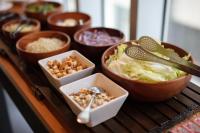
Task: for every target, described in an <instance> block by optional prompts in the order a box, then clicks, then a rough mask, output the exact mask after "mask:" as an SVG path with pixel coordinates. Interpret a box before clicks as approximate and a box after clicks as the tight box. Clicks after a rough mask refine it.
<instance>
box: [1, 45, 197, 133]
mask: <svg viewBox="0 0 200 133" xmlns="http://www.w3.org/2000/svg"><path fill="white" fill-rule="evenodd" d="M3 45H4V44H3V43H2V42H0V46H3ZM0 68H1V70H2V72H3V73H5V75H6V77H8V79H9V80H10V81H6V80H5V77H3V76H2V74H1V76H0V77H1V78H0V81H1V82H2V81H3V82H4V83H5V88H6V86H8V87H7V88H10V87H11V86H12V85H13V87H12V90H9V89H8V91H10V94H11V96H12V97H16V96H15V95H12V92H13V91H14V90H16V91H17V92H18V93H19V95H20V96H21V97H22V100H24V101H25V103H26V104H27V105H28V107H29V108H30V110H31V111H32V112H33V114H34V115H35V116H36V117H37V118H38V120H39V121H40V122H41V125H38V126H31V127H32V128H33V130H34V131H40V127H41V130H42V128H43V127H44V130H47V131H50V132H81V133H82V132H95V133H107V132H108V133H109V132H115V133H124V132H125V133H126V132H139V133H140V132H141V133H143V132H161V131H162V130H164V129H166V128H169V127H170V126H173V125H174V124H176V123H177V122H179V121H181V120H183V119H184V118H186V117H188V116H189V115H191V114H192V113H193V109H194V108H196V107H199V105H200V88H199V87H198V86H195V85H194V84H192V83H190V84H189V85H188V87H187V88H186V89H184V91H183V92H181V93H180V94H179V95H177V96H176V97H173V98H171V99H169V100H167V101H165V102H160V103H138V102H135V101H132V100H130V99H128V100H126V102H125V103H124V105H123V107H122V108H121V110H120V111H119V113H118V114H117V116H116V117H114V118H112V119H110V120H107V121H106V122H104V123H102V124H100V125H98V126H96V127H93V128H88V127H86V126H84V125H80V124H78V123H77V122H76V121H75V118H76V116H75V115H74V114H73V113H72V111H71V110H70V108H69V107H68V106H67V104H65V103H64V100H63V101H62V99H61V102H60V103H59V104H62V105H61V106H60V105H59V104H58V105H56V106H54V107H53V106H51V105H50V104H49V102H48V100H47V99H43V100H39V99H37V98H36V97H35V96H34V94H33V91H32V89H31V86H30V84H28V83H27V82H26V80H25V79H24V78H23V76H21V75H20V72H19V70H18V69H16V67H15V66H14V65H13V64H11V63H10V61H9V60H8V58H6V57H3V56H0ZM6 83H7V84H6ZM56 96H57V97H58V98H59V97H60V96H59V95H57V94H56ZM54 98H55V97H54ZM15 99H18V97H17V98H15ZM56 107H58V108H59V109H60V108H61V109H62V111H65V114H64V115H61V116H63V117H60V116H59V115H58V111H57V112H56V109H55V108H56ZM62 111H61V112H62ZM24 113H26V114H28V115H27V116H29V117H30V115H29V112H27V111H26V112H24ZM27 116H26V117H25V118H27V119H28V117H27ZM28 120H29V119H28ZM28 123H29V124H30V125H31V124H34V123H31V121H30V122H29V121H28ZM42 126H43V127H42ZM38 128H39V129H38Z"/></svg>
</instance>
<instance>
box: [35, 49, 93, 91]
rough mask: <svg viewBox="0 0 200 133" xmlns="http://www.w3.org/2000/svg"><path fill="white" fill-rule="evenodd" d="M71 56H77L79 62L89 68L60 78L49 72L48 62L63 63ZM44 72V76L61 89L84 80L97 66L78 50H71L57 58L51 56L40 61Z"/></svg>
mask: <svg viewBox="0 0 200 133" xmlns="http://www.w3.org/2000/svg"><path fill="white" fill-rule="evenodd" d="M69 56H75V57H77V59H78V61H79V62H80V63H81V64H83V65H85V66H87V68H85V69H83V70H80V71H78V72H75V73H73V74H69V75H66V76H63V77H60V78H57V77H56V76H54V75H53V74H51V72H50V71H49V70H48V66H47V62H48V61H53V60H58V61H61V60H63V59H64V58H66V57H69ZM38 63H39V65H40V67H41V69H42V71H43V72H44V74H45V75H46V77H47V78H48V80H49V81H50V83H51V84H52V85H53V86H54V87H55V88H57V89H58V88H59V87H60V86H62V85H65V84H68V83H70V82H73V81H75V80H78V79H81V78H84V77H86V76H88V75H91V74H92V72H93V70H94V68H95V64H94V63H92V62H91V61H89V60H88V59H87V58H86V57H84V56H83V55H81V54H80V53H79V52H78V51H76V50H71V51H68V52H65V53H62V54H58V55H55V56H51V57H48V58H45V59H42V60H39V61H38Z"/></svg>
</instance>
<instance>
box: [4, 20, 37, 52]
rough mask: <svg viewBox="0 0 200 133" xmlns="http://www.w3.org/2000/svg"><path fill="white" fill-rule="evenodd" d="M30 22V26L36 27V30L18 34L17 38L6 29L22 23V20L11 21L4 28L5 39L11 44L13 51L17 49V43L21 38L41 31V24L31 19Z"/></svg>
mask: <svg viewBox="0 0 200 133" xmlns="http://www.w3.org/2000/svg"><path fill="white" fill-rule="evenodd" d="M29 20H30V24H31V25H34V28H33V29H32V30H31V31H28V32H18V33H17V34H16V35H15V36H13V35H12V33H11V32H9V31H7V30H6V27H7V26H10V25H12V24H17V23H20V22H21V21H22V20H21V19H15V20H10V21H8V22H7V23H5V24H4V25H3V26H2V31H3V35H4V39H5V40H6V42H8V43H9V44H10V46H11V48H13V49H15V48H16V46H15V44H16V41H17V40H19V38H21V37H23V36H25V35H28V34H30V33H34V32H38V31H40V22H39V21H38V20H36V19H29ZM27 21H28V20H27Z"/></svg>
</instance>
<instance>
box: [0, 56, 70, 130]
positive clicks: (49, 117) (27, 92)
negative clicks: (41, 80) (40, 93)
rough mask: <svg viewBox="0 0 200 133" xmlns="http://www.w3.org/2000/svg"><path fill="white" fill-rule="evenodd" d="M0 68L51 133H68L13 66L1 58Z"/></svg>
mask: <svg viewBox="0 0 200 133" xmlns="http://www.w3.org/2000/svg"><path fill="white" fill-rule="evenodd" d="M0 67H1V69H2V70H3V71H4V72H5V74H6V75H7V76H8V77H9V79H10V80H11V81H12V83H13V84H14V85H15V87H16V89H17V90H18V91H19V93H20V94H21V95H22V96H23V98H24V99H25V101H26V102H27V103H28V104H29V105H30V107H31V108H32V109H33V110H34V112H35V113H36V114H37V115H38V117H39V118H40V119H41V121H42V122H43V124H44V125H45V126H46V127H47V129H48V130H49V131H50V132H66V131H67V130H68V129H67V128H66V127H65V128H64V127H63V126H62V125H61V124H60V123H59V121H58V120H57V118H56V116H54V115H53V114H52V113H51V112H50V110H49V109H48V108H47V107H46V105H45V104H44V102H41V101H39V100H38V99H37V98H36V97H35V96H34V95H33V93H32V91H31V89H30V87H29V85H28V84H27V83H26V82H25V81H24V80H23V79H22V77H21V76H20V75H19V73H18V72H17V70H16V69H15V68H14V67H13V66H12V64H11V63H9V62H8V61H7V60H6V59H4V58H2V57H1V56H0Z"/></svg>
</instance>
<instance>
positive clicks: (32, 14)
mask: <svg viewBox="0 0 200 133" xmlns="http://www.w3.org/2000/svg"><path fill="white" fill-rule="evenodd" d="M47 3H50V4H53V5H54V6H55V10H54V11H52V12H48V13H46V14H43V13H38V12H30V11H29V10H28V7H29V6H31V5H44V4H47ZM62 9H63V7H62V5H61V4H60V3H58V2H48V1H38V2H33V3H30V4H28V5H27V6H26V9H25V14H26V15H27V16H28V17H30V18H35V19H38V20H39V21H40V22H41V24H42V26H43V27H42V29H46V28H47V18H48V17H49V16H50V15H52V14H54V13H59V12H62Z"/></svg>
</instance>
